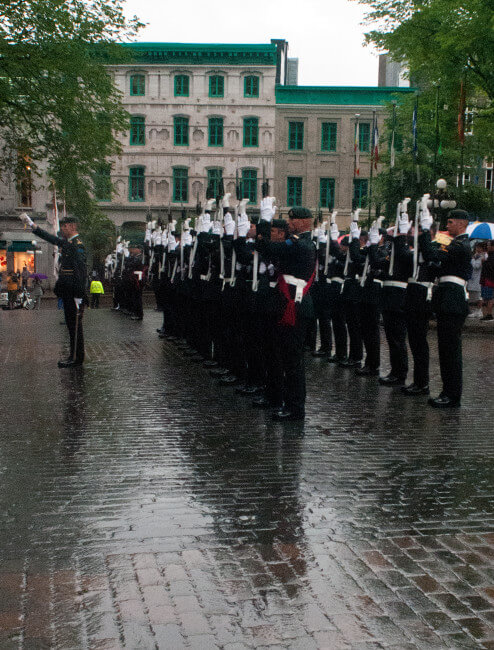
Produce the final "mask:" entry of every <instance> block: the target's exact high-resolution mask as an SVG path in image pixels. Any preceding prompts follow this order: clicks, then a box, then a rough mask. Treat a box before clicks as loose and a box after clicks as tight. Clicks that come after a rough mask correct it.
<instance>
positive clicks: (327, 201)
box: [319, 178, 335, 210]
mask: <svg viewBox="0 0 494 650" xmlns="http://www.w3.org/2000/svg"><path fill="white" fill-rule="evenodd" d="M334 188H335V180H334V178H321V180H320V183H319V202H320V206H321V208H328V209H329V210H332V209H333V208H334Z"/></svg>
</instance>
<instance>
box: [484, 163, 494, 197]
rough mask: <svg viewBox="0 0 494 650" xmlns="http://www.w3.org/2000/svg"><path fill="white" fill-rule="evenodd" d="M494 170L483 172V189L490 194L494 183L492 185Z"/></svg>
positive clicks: (493, 188)
mask: <svg viewBox="0 0 494 650" xmlns="http://www.w3.org/2000/svg"><path fill="white" fill-rule="evenodd" d="M493 172H494V169H492V168H491V169H486V170H485V187H486V189H488V190H490V191H491V192H492V191H493V190H494V183H493V176H494V174H493Z"/></svg>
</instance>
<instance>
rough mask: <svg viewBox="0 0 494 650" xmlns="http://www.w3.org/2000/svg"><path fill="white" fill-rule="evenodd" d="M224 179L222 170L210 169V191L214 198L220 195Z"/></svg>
mask: <svg viewBox="0 0 494 650" xmlns="http://www.w3.org/2000/svg"><path fill="white" fill-rule="evenodd" d="M222 179H223V170H222V169H208V185H207V187H208V189H209V190H211V194H212V195H213V196H218V195H219V193H220V185H221V181H222Z"/></svg>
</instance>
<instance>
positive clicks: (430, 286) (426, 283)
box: [408, 278, 433, 302]
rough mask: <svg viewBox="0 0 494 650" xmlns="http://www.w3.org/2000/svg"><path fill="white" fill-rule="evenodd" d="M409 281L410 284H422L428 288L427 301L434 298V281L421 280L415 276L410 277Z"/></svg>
mask: <svg viewBox="0 0 494 650" xmlns="http://www.w3.org/2000/svg"><path fill="white" fill-rule="evenodd" d="M408 282H409V283H410V284H420V286H421V287H425V288H426V289H427V298H426V300H427V302H430V301H431V300H432V286H433V282H419V281H418V280H416V279H415V278H408Z"/></svg>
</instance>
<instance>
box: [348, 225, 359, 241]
mask: <svg viewBox="0 0 494 650" xmlns="http://www.w3.org/2000/svg"><path fill="white" fill-rule="evenodd" d="M359 237H360V228H359V227H358V223H357V222H356V221H352V222H350V240H353V239H358V238H359Z"/></svg>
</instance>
